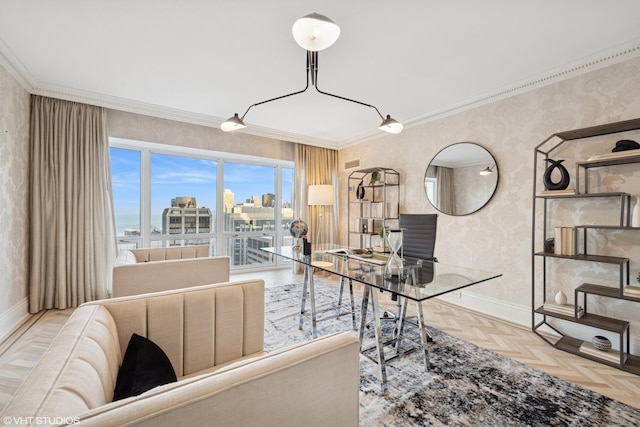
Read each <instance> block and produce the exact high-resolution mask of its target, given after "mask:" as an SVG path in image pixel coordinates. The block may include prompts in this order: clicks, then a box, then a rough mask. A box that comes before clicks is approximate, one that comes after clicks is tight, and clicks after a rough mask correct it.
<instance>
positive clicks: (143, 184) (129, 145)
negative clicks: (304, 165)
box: [109, 137, 295, 272]
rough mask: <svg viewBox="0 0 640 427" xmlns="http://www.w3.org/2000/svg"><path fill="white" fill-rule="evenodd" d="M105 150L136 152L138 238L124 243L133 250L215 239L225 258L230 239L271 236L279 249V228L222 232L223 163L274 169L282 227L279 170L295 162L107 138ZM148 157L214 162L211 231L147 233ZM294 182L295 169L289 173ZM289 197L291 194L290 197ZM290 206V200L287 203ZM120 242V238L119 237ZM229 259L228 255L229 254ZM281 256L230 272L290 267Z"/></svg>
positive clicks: (277, 221)
mask: <svg viewBox="0 0 640 427" xmlns="http://www.w3.org/2000/svg"><path fill="white" fill-rule="evenodd" d="M109 147H110V148H111V147H114V148H119V149H125V150H134V151H139V152H140V236H135V237H128V238H126V241H130V242H132V243H135V244H136V246H137V247H151V246H152V244H153V242H157V241H166V240H184V239H190V240H193V239H194V238H202V239H215V253H216V254H220V255H226V248H225V245H226V241H227V239H228V238H233V237H240V238H244V237H263V236H273V237H272V238H273V242H274V244H275V245H276V246H281V245H282V244H283V242H284V239H285V237H286V235H285V233H284V230H283V227H282V226H280V227H275V229H274V230H273V232H265V231H264V230H261V231H258V232H253V231H247V232H236V231H225V230H224V227H223V226H222V224H224V167H225V162H226V163H241V164H249V165H257V166H268V167H273V168H274V173H275V177H274V179H275V188H274V191H275V195H276V198H275V199H276V200H275V209H274V221H275V224H282V191H283V188H282V179H283V174H282V170H283V169H284V168H287V169H295V163H294V161H292V160H282V159H272V158H263V157H257V156H249V155H243V154H236V153H227V152H219V151H213V150H205V149H199V148H192V147H183V146H175V145H168V144H160V143H153V142H147V141H137V140H131V139H125V138H117V137H109ZM152 154H163V155H169V156H179V157H189V158H196V159H203V160H209V161H215V162H216V163H217V166H216V173H217V176H216V190H215V191H216V207H215V224H216V227H215V231H213V232H210V233H203V234H197V235H194V234H172V235H171V238H170V239H168V238H167V235H163V234H159V235H153V234H152V233H151V185H152V182H151V156H152ZM292 175H293V176H292V178H293V179H295V170H294V173H293V174H292ZM292 197H293V194H292ZM291 203H292V204H293V200H291ZM119 239H120V238H119ZM229 256H231V254H229ZM283 261H284V260H283V259H281V257H274V258H272V262H271V263H264V264H248V265H241V266H233V265H232V269H233V270H234V272H241V271H243V270H246V271H255V270H256V269H269V268H273V267H281V266H282V265H283V264H284V265H290V262H283Z"/></svg>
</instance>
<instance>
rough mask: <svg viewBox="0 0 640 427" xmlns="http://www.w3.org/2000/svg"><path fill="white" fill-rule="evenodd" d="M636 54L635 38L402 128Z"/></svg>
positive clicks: (638, 49)
mask: <svg viewBox="0 0 640 427" xmlns="http://www.w3.org/2000/svg"><path fill="white" fill-rule="evenodd" d="M637 57H640V39H635V40H633V41H631V42H629V43H626V44H624V45H621V46H616V47H615V48H612V49H608V50H606V51H603V52H599V53H597V54H594V55H591V56H589V57H586V58H582V59H580V60H578V61H574V62H572V63H569V64H565V65H563V66H561V67H558V68H555V69H553V70H550V71H547V72H544V73H540V74H538V75H535V76H533V77H530V78H527V79H524V80H521V81H519V82H516V83H514V84H510V85H507V86H503V87H501V88H498V89H497V90H493V91H491V92H487V93H485V94H483V95H480V96H477V97H475V98H471V99H468V100H466V101H463V102H461V103H458V104H454V105H452V106H450V107H447V108H444V109H441V110H437V111H434V112H432V113H428V114H425V115H423V116H421V117H418V118H415V119H413V120H409V121H407V122H403V125H404V129H405V130H406V129H410V128H412V127H417V126H420V125H423V124H426V123H429V122H433V121H436V120H439V119H442V118H445V117H447V116H452V115H454V114H458V113H461V112H463V111H467V110H471V109H473V108H476V107H480V106H482V105H485V104H490V103H492V102H496V101H499V100H502V99H506V98H509V97H512V96H515V95H518V94H521V93H524V92H528V91H530V90H534V89H538V88H540V87H543V86H547V85H550V84H552V83H556V82H559V81H562V80H567V79H569V78H572V77H576V76H579V75H582V74H586V73H588V72H591V71H595V70H599V69H601V68H605V67H608V66H611V65H614V64H618V63H620V62H624V61H628V60H629V59H633V58H637ZM381 137H384V135H372V136H367V137H364V138H359V139H356V140H352V141H349V142H347V143H345V144H341V145H339V148H347V147H350V146H354V145H358V144H362V143H365V142H369V141H372V140H376V139H379V138H381Z"/></svg>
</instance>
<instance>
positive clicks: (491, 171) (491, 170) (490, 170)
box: [480, 165, 495, 175]
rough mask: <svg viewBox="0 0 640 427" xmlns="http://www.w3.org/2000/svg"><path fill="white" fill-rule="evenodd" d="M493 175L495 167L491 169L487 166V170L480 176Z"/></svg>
mask: <svg viewBox="0 0 640 427" xmlns="http://www.w3.org/2000/svg"><path fill="white" fill-rule="evenodd" d="M494 166H495V165H494ZM492 173H493V166H491V167H489V166H487V167H486V168H484V169H482V170H481V171H480V175H491V174H492Z"/></svg>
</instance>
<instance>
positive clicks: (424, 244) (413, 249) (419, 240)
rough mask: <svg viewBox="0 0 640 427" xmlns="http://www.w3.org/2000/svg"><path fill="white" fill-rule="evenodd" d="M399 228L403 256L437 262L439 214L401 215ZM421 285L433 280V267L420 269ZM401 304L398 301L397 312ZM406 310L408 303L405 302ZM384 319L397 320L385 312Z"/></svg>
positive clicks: (396, 297) (429, 336) (394, 299)
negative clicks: (435, 253)
mask: <svg viewBox="0 0 640 427" xmlns="http://www.w3.org/2000/svg"><path fill="white" fill-rule="evenodd" d="M399 226H400V228H401V229H402V230H403V237H402V256H403V257H411V258H418V259H421V260H423V261H435V262H437V261H438V259H437V258H436V257H435V256H434V251H435V246H436V230H437V226H438V214H400V217H399ZM419 274H420V277H418V278H417V279H418V282H419V283H423V284H424V283H429V282H431V281H432V280H433V265H432V264H431V263H428V264H425V265H424V266H423V268H421V269H420V273H419ZM391 299H392V300H393V301H398V295H397V294H392V296H391ZM400 304H401V302H400V301H398V310H397V312H404V310H402V311H401V310H399V308H400ZM404 304H405V308H406V301H404ZM383 318H385V319H393V320H397V319H396V316H395V315H394V314H392V313H389V312H387V311H385V312H384V313H383ZM411 323H412V322H411ZM428 341H432V339H431V335H430V334H429V335H428Z"/></svg>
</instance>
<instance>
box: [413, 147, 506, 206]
mask: <svg viewBox="0 0 640 427" xmlns="http://www.w3.org/2000/svg"><path fill="white" fill-rule="evenodd" d="M460 144H470V145H475V146H476V147H479V148H481V149H483V150H484V151H486V153H487V154H488V155H489V157H491V162H492V163H493V165H494V167H493V172H494V173H496V174H497V175H496V183H495V186H494V187H493V190H492V191H491V194H490V195H489V196H488V197H487V199H486V200H485V201H484V203H483V204H482V205H481V206H479V207H478V208H477V209H475V210H473V211H471V212H465V213H459V214H458V213H450V212H445V211H443V210H441V209H439V208H438V207H437V206H436V205H435V204H434V203H433V201H432V200H431V198H429V194H428V193H427V188H426V185H425V183H426V179H427V173H428V171H429V168H430V167H431V166H432V165H433V161H434V160H435V159H436V157H438V155H440V154H441V153H442V152H443V151H445V150H447V149H448V148H451V147H453V146H456V145H460ZM433 166H436V165H433ZM499 182H500V172H499V170H498V162H497V161H496V158H495V157H494V156H493V154H492V153H491V152H490V151H489V150H488V149H487V148H485V147H483V146H482V145H480V144H477V143H475V142H467V141H462V142H456V143H453V144H450V145H447V146H446V147H444V148H442V149H441V150H440V151H438V152H437V153H436V155H435V156H433V158H432V159H431V161H429V164H428V165H427V169H426V170H425V172H424V177H423V185H424V192H425V197H426V198H427V200H428V201H429V203H430V204H431V206H433V207H434V209H436V210H437V211H438V212H442V213H443V214H445V215H450V216H467V215H471V214H474V213H476V212H478V211H479V210H480V209H482V208H484V207H485V206H487V204H488V203H489V202H490V201H491V199H492V198H493V196H494V195H495V194H496V191H497V190H498V185H499Z"/></svg>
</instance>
